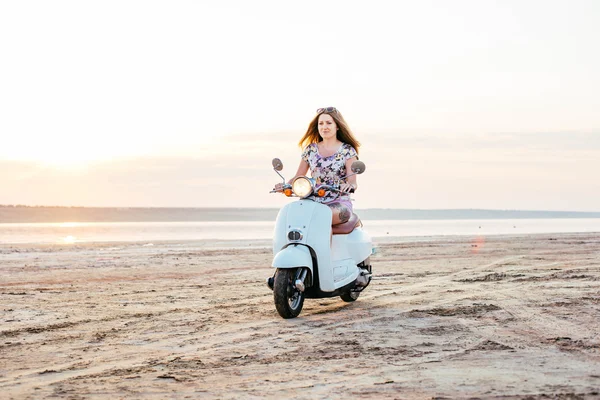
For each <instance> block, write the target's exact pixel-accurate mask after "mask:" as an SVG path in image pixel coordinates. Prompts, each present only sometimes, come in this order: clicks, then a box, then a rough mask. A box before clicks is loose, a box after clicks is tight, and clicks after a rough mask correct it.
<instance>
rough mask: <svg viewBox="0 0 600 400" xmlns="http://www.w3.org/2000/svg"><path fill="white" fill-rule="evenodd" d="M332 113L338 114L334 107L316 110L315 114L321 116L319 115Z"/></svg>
mask: <svg viewBox="0 0 600 400" xmlns="http://www.w3.org/2000/svg"><path fill="white" fill-rule="evenodd" d="M324 112H326V113H332V112H338V110H336V109H335V107H324V108H318V109H317V114H321V113H324Z"/></svg>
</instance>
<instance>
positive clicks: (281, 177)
mask: <svg viewBox="0 0 600 400" xmlns="http://www.w3.org/2000/svg"><path fill="white" fill-rule="evenodd" d="M273 171H275V172H277V175H279V176H280V177H281V179H283V184H284V185H285V178H284V177H283V175H281V174H280V173H279V171H277V170H276V169H275V168H273Z"/></svg>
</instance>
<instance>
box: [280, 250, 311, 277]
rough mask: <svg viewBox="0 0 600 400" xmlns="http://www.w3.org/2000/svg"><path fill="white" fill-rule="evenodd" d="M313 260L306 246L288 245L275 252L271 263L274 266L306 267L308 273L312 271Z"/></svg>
mask: <svg viewBox="0 0 600 400" xmlns="http://www.w3.org/2000/svg"><path fill="white" fill-rule="evenodd" d="M312 264H313V261H312V256H311V255H310V250H309V249H308V247H306V246H302V245H300V246H294V245H291V246H288V247H286V248H284V249H281V251H280V252H278V253H277V254H275V257H274V258H273V263H272V264H271V265H272V266H273V267H275V268H297V267H307V268H308V269H309V270H310V273H311V274H312V272H313V265H312Z"/></svg>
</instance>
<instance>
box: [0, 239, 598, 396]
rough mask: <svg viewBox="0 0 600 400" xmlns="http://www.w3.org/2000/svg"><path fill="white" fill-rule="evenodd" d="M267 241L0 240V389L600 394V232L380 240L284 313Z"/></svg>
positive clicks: (15, 392) (6, 392) (11, 392)
mask: <svg viewBox="0 0 600 400" xmlns="http://www.w3.org/2000/svg"><path fill="white" fill-rule="evenodd" d="M269 245H270V243H269V242H265V241H249V242H220V243H219V242H185V243H174V242H172V243H153V245H149V244H144V243H106V244H71V245H67V244H65V245H0V277H1V280H0V299H1V306H0V321H1V325H0V393H2V394H1V395H0V397H2V398H5V399H12V398H14V399H21V398H52V397H59V398H73V399H79V398H105V399H116V398H157V399H158V398H160V399H162V398H203V399H204V398H220V399H234V398H272V399H275V398H304V399H320V398H377V399H381V398H398V399H411V398H469V397H478V398H503V399H505V398H528V399H547V398H555V399H578V398H595V397H598V396H600V395H599V393H600V233H599V234H551V235H550V234H549V235H534V236H531V235H530V236H510V237H509V236H495V237H487V238H474V237H446V238H421V239H410V238H401V239H400V238H399V239H387V240H385V241H377V242H376V253H375V255H374V256H373V257H372V262H373V267H374V272H375V277H374V280H373V282H372V284H371V286H369V288H368V289H367V290H366V291H365V292H364V293H363V294H362V295H361V297H360V298H359V299H358V301H356V302H355V303H352V304H349V303H344V302H342V301H341V300H340V299H339V298H332V299H317V300H306V302H305V305H304V310H303V311H302V313H301V314H300V317H298V318H296V319H292V320H283V319H282V318H280V317H279V315H278V314H277V312H276V311H275V308H274V305H273V296H272V292H271V291H270V290H269V289H268V288H267V286H266V285H265V284H264V280H265V278H266V277H267V276H269V275H270V274H272V272H273V270H272V269H271V268H270V267H269V265H270V261H271V257H272V254H271V250H270V248H269Z"/></svg>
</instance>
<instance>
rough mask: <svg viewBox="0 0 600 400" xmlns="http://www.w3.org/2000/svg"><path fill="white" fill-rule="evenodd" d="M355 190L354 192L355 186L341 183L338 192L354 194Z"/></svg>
mask: <svg viewBox="0 0 600 400" xmlns="http://www.w3.org/2000/svg"><path fill="white" fill-rule="evenodd" d="M355 190H356V185H355V184H353V183H342V184H341V185H340V192H344V193H354V191H355Z"/></svg>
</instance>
